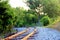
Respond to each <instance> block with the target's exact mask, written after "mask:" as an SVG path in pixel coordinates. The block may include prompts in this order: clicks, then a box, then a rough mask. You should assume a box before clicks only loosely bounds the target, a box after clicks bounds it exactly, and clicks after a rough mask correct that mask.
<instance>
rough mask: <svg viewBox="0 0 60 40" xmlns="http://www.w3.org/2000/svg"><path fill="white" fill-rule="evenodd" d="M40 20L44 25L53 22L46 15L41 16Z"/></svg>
mask: <svg viewBox="0 0 60 40" xmlns="http://www.w3.org/2000/svg"><path fill="white" fill-rule="evenodd" d="M40 22H42V23H43V25H44V26H47V25H49V24H50V23H51V22H50V18H49V17H48V16H44V17H43V18H41V20H40Z"/></svg>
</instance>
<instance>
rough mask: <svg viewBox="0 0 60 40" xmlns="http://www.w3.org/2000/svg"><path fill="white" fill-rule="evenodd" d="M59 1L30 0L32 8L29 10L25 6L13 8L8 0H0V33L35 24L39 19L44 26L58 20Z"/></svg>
mask: <svg viewBox="0 0 60 40" xmlns="http://www.w3.org/2000/svg"><path fill="white" fill-rule="evenodd" d="M59 2H60V1H59V0H28V1H27V4H28V6H29V7H30V9H29V10H28V11H27V10H24V8H19V7H17V8H12V7H11V6H10V5H9V4H8V0H6V1H2V0H0V33H7V32H11V30H12V28H13V27H23V26H24V27H27V26H33V25H36V23H37V22H38V21H40V22H42V23H43V25H44V26H47V25H50V24H54V23H56V21H57V22H58V21H59V20H60V18H59V17H60V3H59ZM42 13H43V14H42Z"/></svg>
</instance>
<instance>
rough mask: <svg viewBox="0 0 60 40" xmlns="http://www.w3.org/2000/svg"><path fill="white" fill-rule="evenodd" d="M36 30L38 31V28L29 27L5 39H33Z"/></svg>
mask: <svg viewBox="0 0 60 40" xmlns="http://www.w3.org/2000/svg"><path fill="white" fill-rule="evenodd" d="M36 31H37V29H36V28H32V29H31V28H28V29H26V30H23V31H21V32H18V33H16V34H14V35H11V36H9V37H6V38H5V39H4V40H29V39H31V40H32V39H33V38H31V37H34V36H33V35H34V34H35V33H36Z"/></svg>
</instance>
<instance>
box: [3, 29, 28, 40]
mask: <svg viewBox="0 0 60 40" xmlns="http://www.w3.org/2000/svg"><path fill="white" fill-rule="evenodd" d="M28 30H29V28H28V29H27V30H23V31H21V32H18V33H16V34H14V35H12V36H9V37H7V38H5V39H4V40H10V39H13V38H15V37H17V36H19V35H21V34H23V33H25V32H27V31H28Z"/></svg>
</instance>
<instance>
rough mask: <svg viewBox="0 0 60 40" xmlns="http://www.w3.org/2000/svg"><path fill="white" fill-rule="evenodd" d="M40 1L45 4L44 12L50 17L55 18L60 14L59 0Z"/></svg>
mask: <svg viewBox="0 0 60 40" xmlns="http://www.w3.org/2000/svg"><path fill="white" fill-rule="evenodd" d="M40 2H41V4H42V5H43V6H44V8H43V10H44V11H43V12H44V13H47V14H48V16H49V17H51V18H54V17H56V16H59V15H60V3H59V0H41V1H40Z"/></svg>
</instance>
